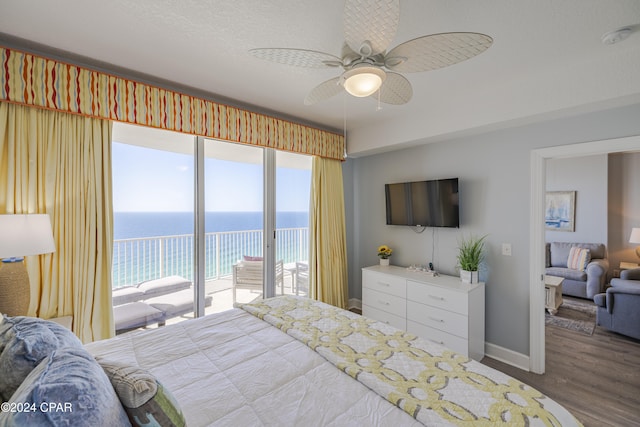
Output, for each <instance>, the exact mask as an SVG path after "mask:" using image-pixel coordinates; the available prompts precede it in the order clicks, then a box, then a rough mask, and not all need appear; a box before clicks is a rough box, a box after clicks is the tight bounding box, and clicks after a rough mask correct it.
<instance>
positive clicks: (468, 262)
mask: <svg viewBox="0 0 640 427" xmlns="http://www.w3.org/2000/svg"><path fill="white" fill-rule="evenodd" d="M486 237H487V236H486V235H484V236H482V237H474V236H469V238H468V239H465V238H464V237H463V238H462V239H461V240H460V241H459V242H458V245H459V246H458V257H457V261H458V267H459V268H460V280H462V281H463V282H464V283H478V281H479V279H478V269H479V267H480V263H481V262H482V260H483V259H484V239H485V238H486Z"/></svg>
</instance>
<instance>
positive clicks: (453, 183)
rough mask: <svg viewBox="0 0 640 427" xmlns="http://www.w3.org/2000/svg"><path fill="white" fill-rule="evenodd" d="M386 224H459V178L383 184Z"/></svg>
mask: <svg viewBox="0 0 640 427" xmlns="http://www.w3.org/2000/svg"><path fill="white" fill-rule="evenodd" d="M385 195H386V204H387V224H389V225H413V226H423V227H459V226H460V217H459V206H460V205H459V198H458V178H451V179H438V180H431V181H416V182H401V183H397V184H386V185H385Z"/></svg>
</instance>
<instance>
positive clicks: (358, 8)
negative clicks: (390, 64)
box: [343, 0, 400, 57]
mask: <svg viewBox="0 0 640 427" xmlns="http://www.w3.org/2000/svg"><path fill="white" fill-rule="evenodd" d="M399 20H400V1H399V0H347V1H346V2H345V5H344V18H343V23H344V38H345V41H346V42H347V44H348V45H349V47H350V48H351V49H352V50H353V51H354V52H358V53H360V54H361V55H362V56H365V57H367V56H371V55H375V54H378V53H381V52H384V51H385V50H386V49H387V47H389V44H390V43H391V42H392V41H393V38H394V37H395V35H396V30H397V29H398V22H399ZM364 42H368V43H369V45H370V46H371V51H370V52H366V51H365V52H363V51H362V50H361V49H362V46H363V43H364ZM367 49H368V48H365V50H367Z"/></svg>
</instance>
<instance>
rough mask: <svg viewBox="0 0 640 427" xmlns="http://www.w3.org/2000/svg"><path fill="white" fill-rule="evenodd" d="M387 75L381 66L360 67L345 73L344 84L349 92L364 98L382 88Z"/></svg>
mask: <svg viewBox="0 0 640 427" xmlns="http://www.w3.org/2000/svg"><path fill="white" fill-rule="evenodd" d="M385 77H386V74H385V72H384V71H383V70H381V69H380V68H376V67H359V68H354V69H352V70H349V71H347V72H345V73H344V75H343V78H344V80H343V83H342V85H343V86H344V88H345V90H346V91H347V92H349V94H351V95H353V96H357V97H358V98H363V97H365V96H369V95H372V94H374V93H375V92H376V91H377V90H378V89H380V86H381V85H382V82H383V81H384V79H385Z"/></svg>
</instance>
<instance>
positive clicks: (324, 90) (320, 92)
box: [304, 77, 343, 105]
mask: <svg viewBox="0 0 640 427" xmlns="http://www.w3.org/2000/svg"><path fill="white" fill-rule="evenodd" d="M342 90H343V89H342V86H341V85H340V77H334V78H332V79H331V80H327V81H326V82H323V83H320V84H319V85H318V86H316V87H314V88H313V90H312V91H311V92H309V94H308V95H307V97H306V98H305V99H304V105H313V104H316V103H318V102H320V101H324V100H325V99H329V98H331V97H332V96H335V95H337V94H339V93H340V92H342Z"/></svg>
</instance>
